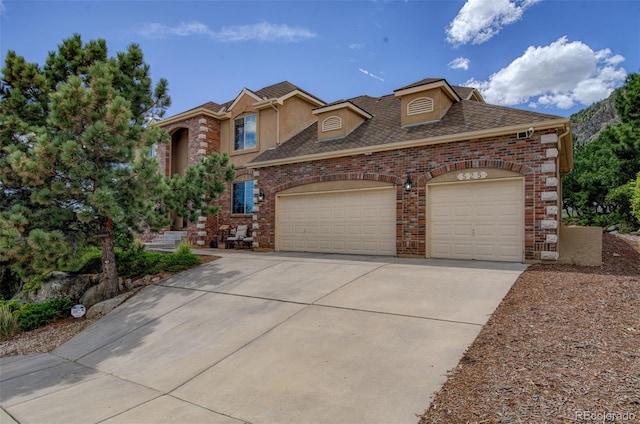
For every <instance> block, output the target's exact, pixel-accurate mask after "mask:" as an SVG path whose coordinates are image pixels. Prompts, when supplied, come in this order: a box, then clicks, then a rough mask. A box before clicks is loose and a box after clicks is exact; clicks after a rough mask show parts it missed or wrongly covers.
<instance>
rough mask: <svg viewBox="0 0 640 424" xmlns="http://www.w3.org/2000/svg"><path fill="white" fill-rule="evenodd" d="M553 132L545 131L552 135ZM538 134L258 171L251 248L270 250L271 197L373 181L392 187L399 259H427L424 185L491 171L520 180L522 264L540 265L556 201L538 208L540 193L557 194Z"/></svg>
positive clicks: (547, 247)
mask: <svg viewBox="0 0 640 424" xmlns="http://www.w3.org/2000/svg"><path fill="white" fill-rule="evenodd" d="M553 131H554V130H553V129H550V130H549V131H547V132H548V133H550V132H553ZM539 135H540V133H537V134H536V136H534V137H533V138H532V139H525V140H516V139H515V137H514V136H501V137H492V138H484V139H474V140H468V141H463V142H454V143H447V144H440V145H431V146H424V147H413V148H408V149H403V150H398V151H387V152H377V153H373V154H372V155H370V156H365V155H362V154H361V155H355V156H349V157H342V158H337V159H327V160H320V161H316V162H304V163H299V164H291V165H282V166H278V167H267V168H261V169H259V170H258V171H259V176H258V177H257V178H256V179H257V184H256V186H257V187H259V188H262V189H263V190H264V191H265V193H266V194H267V196H266V199H265V201H264V202H262V203H260V204H259V211H258V212H257V214H256V215H257V221H256V223H257V224H258V227H259V228H258V229H257V230H255V231H256V235H257V237H256V240H255V241H256V242H257V243H258V245H259V247H261V248H269V249H273V248H275V209H274V208H275V195H276V194H277V193H278V192H279V191H281V190H284V189H286V188H290V187H295V186H299V185H304V184H310V183H315V182H322V181H335V180H350V179H362V180H374V181H386V182H391V183H394V184H396V186H397V200H398V214H397V216H398V220H397V230H396V234H397V236H398V237H397V241H396V251H397V254H398V255H419V256H424V255H425V254H426V227H427V222H426V212H427V205H426V185H427V183H428V181H429V180H431V179H432V178H435V177H436V176H438V175H442V174H444V173H446V172H450V171H455V170H462V169H470V168H496V169H504V170H509V171H513V172H516V173H519V174H521V175H522V176H523V177H524V181H525V205H524V206H525V258H526V259H527V260H539V259H540V252H541V251H549V252H555V251H556V250H557V249H556V247H557V246H556V244H555V243H551V244H549V243H546V235H547V234H557V231H558V230H557V229H549V230H543V229H542V228H541V225H540V223H541V220H542V219H545V218H546V219H550V220H553V219H556V220H557V219H558V218H559V217H558V216H552V217H549V216H547V215H546V206H551V205H555V206H558V205H559V202H558V201H555V202H554V201H550V202H542V201H540V197H541V193H542V192H545V191H553V190H555V191H557V188H552V187H547V186H546V185H545V181H546V178H547V177H557V172H555V171H554V172H549V173H547V174H542V173H541V168H540V167H541V165H542V164H543V163H549V162H554V163H556V164H557V160H556V159H555V158H547V152H546V151H547V149H549V148H553V147H556V146H555V145H548V144H546V145H545V144H541V142H540V138H539ZM407 174H409V175H410V176H411V179H412V181H413V182H414V188H413V189H412V190H411V192H409V193H406V192H405V191H404V190H403V187H402V184H403V182H404V181H405V179H406V177H407Z"/></svg>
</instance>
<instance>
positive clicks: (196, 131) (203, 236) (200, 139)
mask: <svg viewBox="0 0 640 424" xmlns="http://www.w3.org/2000/svg"><path fill="white" fill-rule="evenodd" d="M182 128H184V129H186V130H187V131H188V138H189V147H188V148H189V154H188V158H189V162H188V164H189V165H194V164H197V163H198V161H199V160H200V158H201V157H202V156H206V155H210V154H211V153H213V152H220V121H219V120H217V119H214V118H211V117H208V116H206V115H199V116H196V117H193V118H190V119H187V120H184V121H181V122H178V123H174V124H171V125H168V126H166V127H165V129H166V130H167V131H168V132H169V134H174V133H175V132H176V131H178V130H180V129H182ZM170 151H171V145H170V144H169V143H168V144H163V145H160V146H158V147H157V149H156V156H157V158H158V162H159V163H160V171H161V172H163V173H164V174H165V175H166V174H167V173H168V170H169V169H170V160H171V158H170ZM217 228H218V227H217V222H216V217H215V216H213V217H201V218H200V219H198V221H197V222H190V223H189V224H188V226H187V233H188V235H187V237H188V241H189V243H190V244H192V245H195V246H208V245H209V242H210V241H211V240H213V235H214V234H215V233H216V231H217ZM147 237H148V236H147Z"/></svg>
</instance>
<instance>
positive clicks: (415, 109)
mask: <svg viewBox="0 0 640 424" xmlns="http://www.w3.org/2000/svg"><path fill="white" fill-rule="evenodd" d="M428 112H433V99H432V98H431V97H418V98H417V99H415V100H412V101H411V102H409V104H408V105H407V115H418V114H420V113H428Z"/></svg>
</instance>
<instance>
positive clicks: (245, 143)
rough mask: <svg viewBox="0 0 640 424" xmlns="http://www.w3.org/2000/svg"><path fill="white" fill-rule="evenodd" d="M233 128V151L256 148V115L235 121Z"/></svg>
mask: <svg viewBox="0 0 640 424" xmlns="http://www.w3.org/2000/svg"><path fill="white" fill-rule="evenodd" d="M234 127H235V140H234V144H233V149H234V150H245V149H253V148H254V147H256V115H249V116H245V117H243V118H238V119H236V120H235V124H234Z"/></svg>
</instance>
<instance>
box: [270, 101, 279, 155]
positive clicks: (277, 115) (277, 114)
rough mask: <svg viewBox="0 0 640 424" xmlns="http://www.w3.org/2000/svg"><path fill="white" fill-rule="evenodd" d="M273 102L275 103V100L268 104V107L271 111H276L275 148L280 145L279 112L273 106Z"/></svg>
mask: <svg viewBox="0 0 640 424" xmlns="http://www.w3.org/2000/svg"><path fill="white" fill-rule="evenodd" d="M274 102H277V100H273V101H272V102H270V103H269V106H271V107H272V108H273V110H275V111H276V146H279V145H280V110H279V109H278V108H277V107H275V106H274V105H273V103H274Z"/></svg>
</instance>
